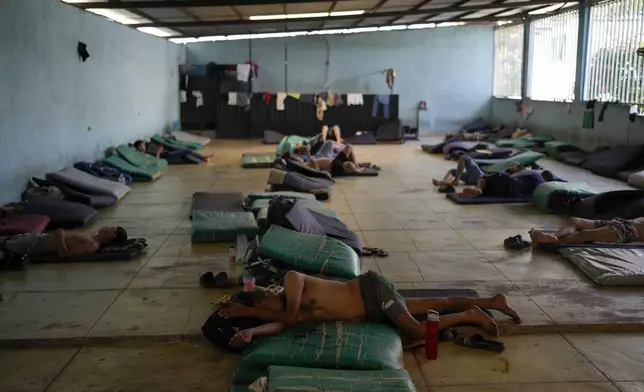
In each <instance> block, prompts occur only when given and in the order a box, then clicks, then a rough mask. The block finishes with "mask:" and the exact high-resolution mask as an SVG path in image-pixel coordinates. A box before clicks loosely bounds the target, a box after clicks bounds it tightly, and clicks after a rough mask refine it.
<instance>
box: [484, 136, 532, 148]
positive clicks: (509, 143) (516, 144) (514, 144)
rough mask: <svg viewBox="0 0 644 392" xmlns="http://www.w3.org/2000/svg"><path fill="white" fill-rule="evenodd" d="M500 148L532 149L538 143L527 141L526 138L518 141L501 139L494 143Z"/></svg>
mask: <svg viewBox="0 0 644 392" xmlns="http://www.w3.org/2000/svg"><path fill="white" fill-rule="evenodd" d="M494 144H496V145H497V146H498V147H511V148H528V147H532V146H534V145H535V144H537V142H533V141H531V140H527V139H525V138H517V139H500V140H497V141H496V142H494Z"/></svg>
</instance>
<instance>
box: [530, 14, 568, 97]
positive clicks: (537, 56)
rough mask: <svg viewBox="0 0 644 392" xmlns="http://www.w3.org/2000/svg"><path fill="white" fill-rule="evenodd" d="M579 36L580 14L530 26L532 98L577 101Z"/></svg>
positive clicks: (558, 17)
mask: <svg viewBox="0 0 644 392" xmlns="http://www.w3.org/2000/svg"><path fill="white" fill-rule="evenodd" d="M578 33H579V11H578V10H575V11H571V12H566V13H564V14H560V15H555V16H551V17H548V18H544V19H539V20H536V21H534V22H532V23H531V24H530V39H531V45H530V57H529V58H530V81H529V84H528V86H529V89H528V94H529V96H530V98H532V99H540V100H545V101H572V100H573V99H574V98H575V75H576V64H577V36H578Z"/></svg>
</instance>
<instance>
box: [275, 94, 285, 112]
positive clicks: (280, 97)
mask: <svg viewBox="0 0 644 392" xmlns="http://www.w3.org/2000/svg"><path fill="white" fill-rule="evenodd" d="M285 99H286V93H277V101H275V108H276V109H277V110H279V111H282V110H284V100H285Z"/></svg>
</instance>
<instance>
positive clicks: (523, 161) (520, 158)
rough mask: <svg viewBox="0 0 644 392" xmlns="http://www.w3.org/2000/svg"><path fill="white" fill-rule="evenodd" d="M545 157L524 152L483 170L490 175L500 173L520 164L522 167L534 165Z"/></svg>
mask: <svg viewBox="0 0 644 392" xmlns="http://www.w3.org/2000/svg"><path fill="white" fill-rule="evenodd" d="M545 156H546V154H542V153H540V152H535V151H524V152H522V153H520V154H517V155H515V156H513V157H510V158H508V159H505V160H504V161H503V162H499V163H495V164H493V165H489V166H485V167H483V170H485V171H486V172H488V173H498V172H502V171H505V170H507V169H509V168H510V167H512V166H513V165H516V164H517V163H518V164H520V165H521V166H529V165H532V164H533V163H535V162H537V161H538V160H539V159H541V158H544V157H545Z"/></svg>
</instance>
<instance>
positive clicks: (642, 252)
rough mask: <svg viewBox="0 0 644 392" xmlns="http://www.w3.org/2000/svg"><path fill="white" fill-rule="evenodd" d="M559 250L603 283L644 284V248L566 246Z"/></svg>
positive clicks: (598, 282)
mask: <svg viewBox="0 0 644 392" xmlns="http://www.w3.org/2000/svg"><path fill="white" fill-rule="evenodd" d="M560 252H561V254H562V255H564V257H566V258H567V259H568V260H570V262H571V263H573V264H574V265H575V266H576V267H577V268H579V269H580V270H581V271H582V272H583V273H584V274H586V275H587V276H588V277H589V278H590V279H591V280H592V281H593V282H595V283H597V284H598V285H600V286H644V249H624V248H564V249H561V250H560Z"/></svg>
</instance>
